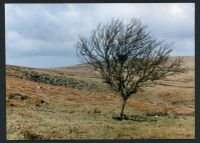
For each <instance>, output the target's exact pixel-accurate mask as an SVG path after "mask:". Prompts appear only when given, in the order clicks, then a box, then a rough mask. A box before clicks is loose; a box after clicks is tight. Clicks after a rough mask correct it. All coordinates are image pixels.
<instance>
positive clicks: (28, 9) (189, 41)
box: [5, 4, 194, 67]
mask: <svg viewBox="0 0 200 143" xmlns="http://www.w3.org/2000/svg"><path fill="white" fill-rule="evenodd" d="M5 10H6V62H7V64H17V65H18V64H22V65H26V66H33V65H34V66H36V67H37V66H38V67H48V66H50V67H53V66H62V65H65V66H66V65H71V64H76V63H78V59H77V57H76V54H75V48H74V45H75V43H76V41H77V39H78V36H79V35H83V36H88V35H89V34H90V32H91V30H92V29H94V28H95V27H96V26H97V24H98V23H100V22H101V23H105V22H108V21H109V20H110V19H111V18H113V17H115V18H121V19H123V20H124V21H125V22H127V21H129V20H130V19H131V18H132V17H139V18H141V20H142V22H143V23H144V24H147V25H148V28H147V30H148V31H150V32H151V33H152V34H153V35H154V36H155V37H157V38H159V39H166V41H168V42H173V43H174V51H173V53H172V54H173V55H194V4H6V9H5ZM39 59H40V60H39ZM48 59H49V60H48ZM55 59H57V60H55ZM37 62H39V63H37Z"/></svg>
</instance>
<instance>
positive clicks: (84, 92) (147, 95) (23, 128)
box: [6, 57, 195, 140]
mask: <svg viewBox="0 0 200 143" xmlns="http://www.w3.org/2000/svg"><path fill="white" fill-rule="evenodd" d="M184 62H185V64H184V66H186V68H187V73H183V74H179V75H176V76H173V77H169V78H167V79H166V80H162V81H158V82H157V85H156V86H153V87H144V88H142V89H141V90H140V92H139V93H137V94H136V95H135V96H132V97H131V98H130V99H129V100H128V103H127V105H126V108H125V114H126V115H127V116H129V117H130V118H129V120H123V121H117V120H114V119H112V117H113V116H115V115H117V114H118V112H119V110H120V106H121V101H120V96H118V95H117V93H114V92H112V91H111V90H110V89H109V87H108V86H107V85H106V84H105V83H103V82H102V80H101V79H100V77H99V76H98V73H96V72H95V71H92V69H91V67H90V66H88V65H76V66H72V67H60V68H50V69H37V68H28V67H18V66H11V65H7V67H6V97H7V99H6V102H7V107H6V111H7V117H6V118H7V139H8V140H18V139H25V140H26V139H47V140H49V139H50V140H51V139H54V140H55V139H56V140H60V139H65V140H67V139H155V138H162V139H172V138H173V139H179V138H185V139H193V138H194V135H195V114H194V112H195V109H194V108H195V93H194V88H195V84H194V79H195V76H194V57H184Z"/></svg>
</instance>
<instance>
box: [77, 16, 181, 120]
mask: <svg viewBox="0 0 200 143" xmlns="http://www.w3.org/2000/svg"><path fill="white" fill-rule="evenodd" d="M146 27H147V26H145V25H143V24H142V23H141V21H140V20H139V19H136V18H133V19H132V20H131V21H130V23H128V24H124V23H123V21H121V20H119V19H112V20H111V22H110V23H107V24H99V25H98V26H97V28H96V29H95V30H93V31H92V33H91V35H90V37H88V38H86V37H80V38H79V41H78V42H77V44H76V48H77V53H78V56H79V57H80V58H81V59H82V60H83V61H84V62H86V63H88V64H90V65H92V66H93V67H94V69H95V70H97V71H98V72H99V73H100V75H101V77H102V78H103V79H104V80H105V82H106V83H107V84H109V85H110V87H111V88H112V89H113V90H115V91H117V92H119V93H120V95H121V98H122V106H121V111H120V114H119V118H120V119H123V118H124V114H123V112H124V107H125V105H126V102H127V99H128V98H129V97H130V96H131V95H133V94H135V93H137V91H138V89H139V87H141V86H144V85H145V84H148V83H149V82H152V81H155V80H159V79H164V78H166V77H167V76H171V75H173V74H175V73H180V72H183V71H184V69H183V68H181V64H182V59H181V58H180V57H178V58H176V59H174V60H173V59H171V58H170V52H171V51H172V49H171V48H170V46H169V44H167V43H166V42H165V41H158V40H156V39H155V38H154V37H152V36H151V35H150V33H148V32H146Z"/></svg>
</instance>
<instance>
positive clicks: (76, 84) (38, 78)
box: [6, 66, 105, 91]
mask: <svg viewBox="0 0 200 143" xmlns="http://www.w3.org/2000/svg"><path fill="white" fill-rule="evenodd" d="M6 74H7V75H8V76H15V77H19V78H22V79H27V80H32V81H35V82H42V83H47V84H51V85H58V86H64V87H68V88H76V89H79V90H83V89H84V90H90V91H91V90H92V91H102V90H105V88H102V85H99V83H95V82H90V81H83V80H78V79H75V78H70V77H67V76H63V75H58V74H49V73H39V72H36V71H34V70H32V69H31V68H19V67H15V66H9V67H7V68H6Z"/></svg>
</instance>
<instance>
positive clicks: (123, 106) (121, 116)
mask: <svg viewBox="0 0 200 143" xmlns="http://www.w3.org/2000/svg"><path fill="white" fill-rule="evenodd" d="M126 100H127V99H123V102H122V108H121V112H120V119H121V120H122V118H123V113H124V108H125V105H126Z"/></svg>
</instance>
